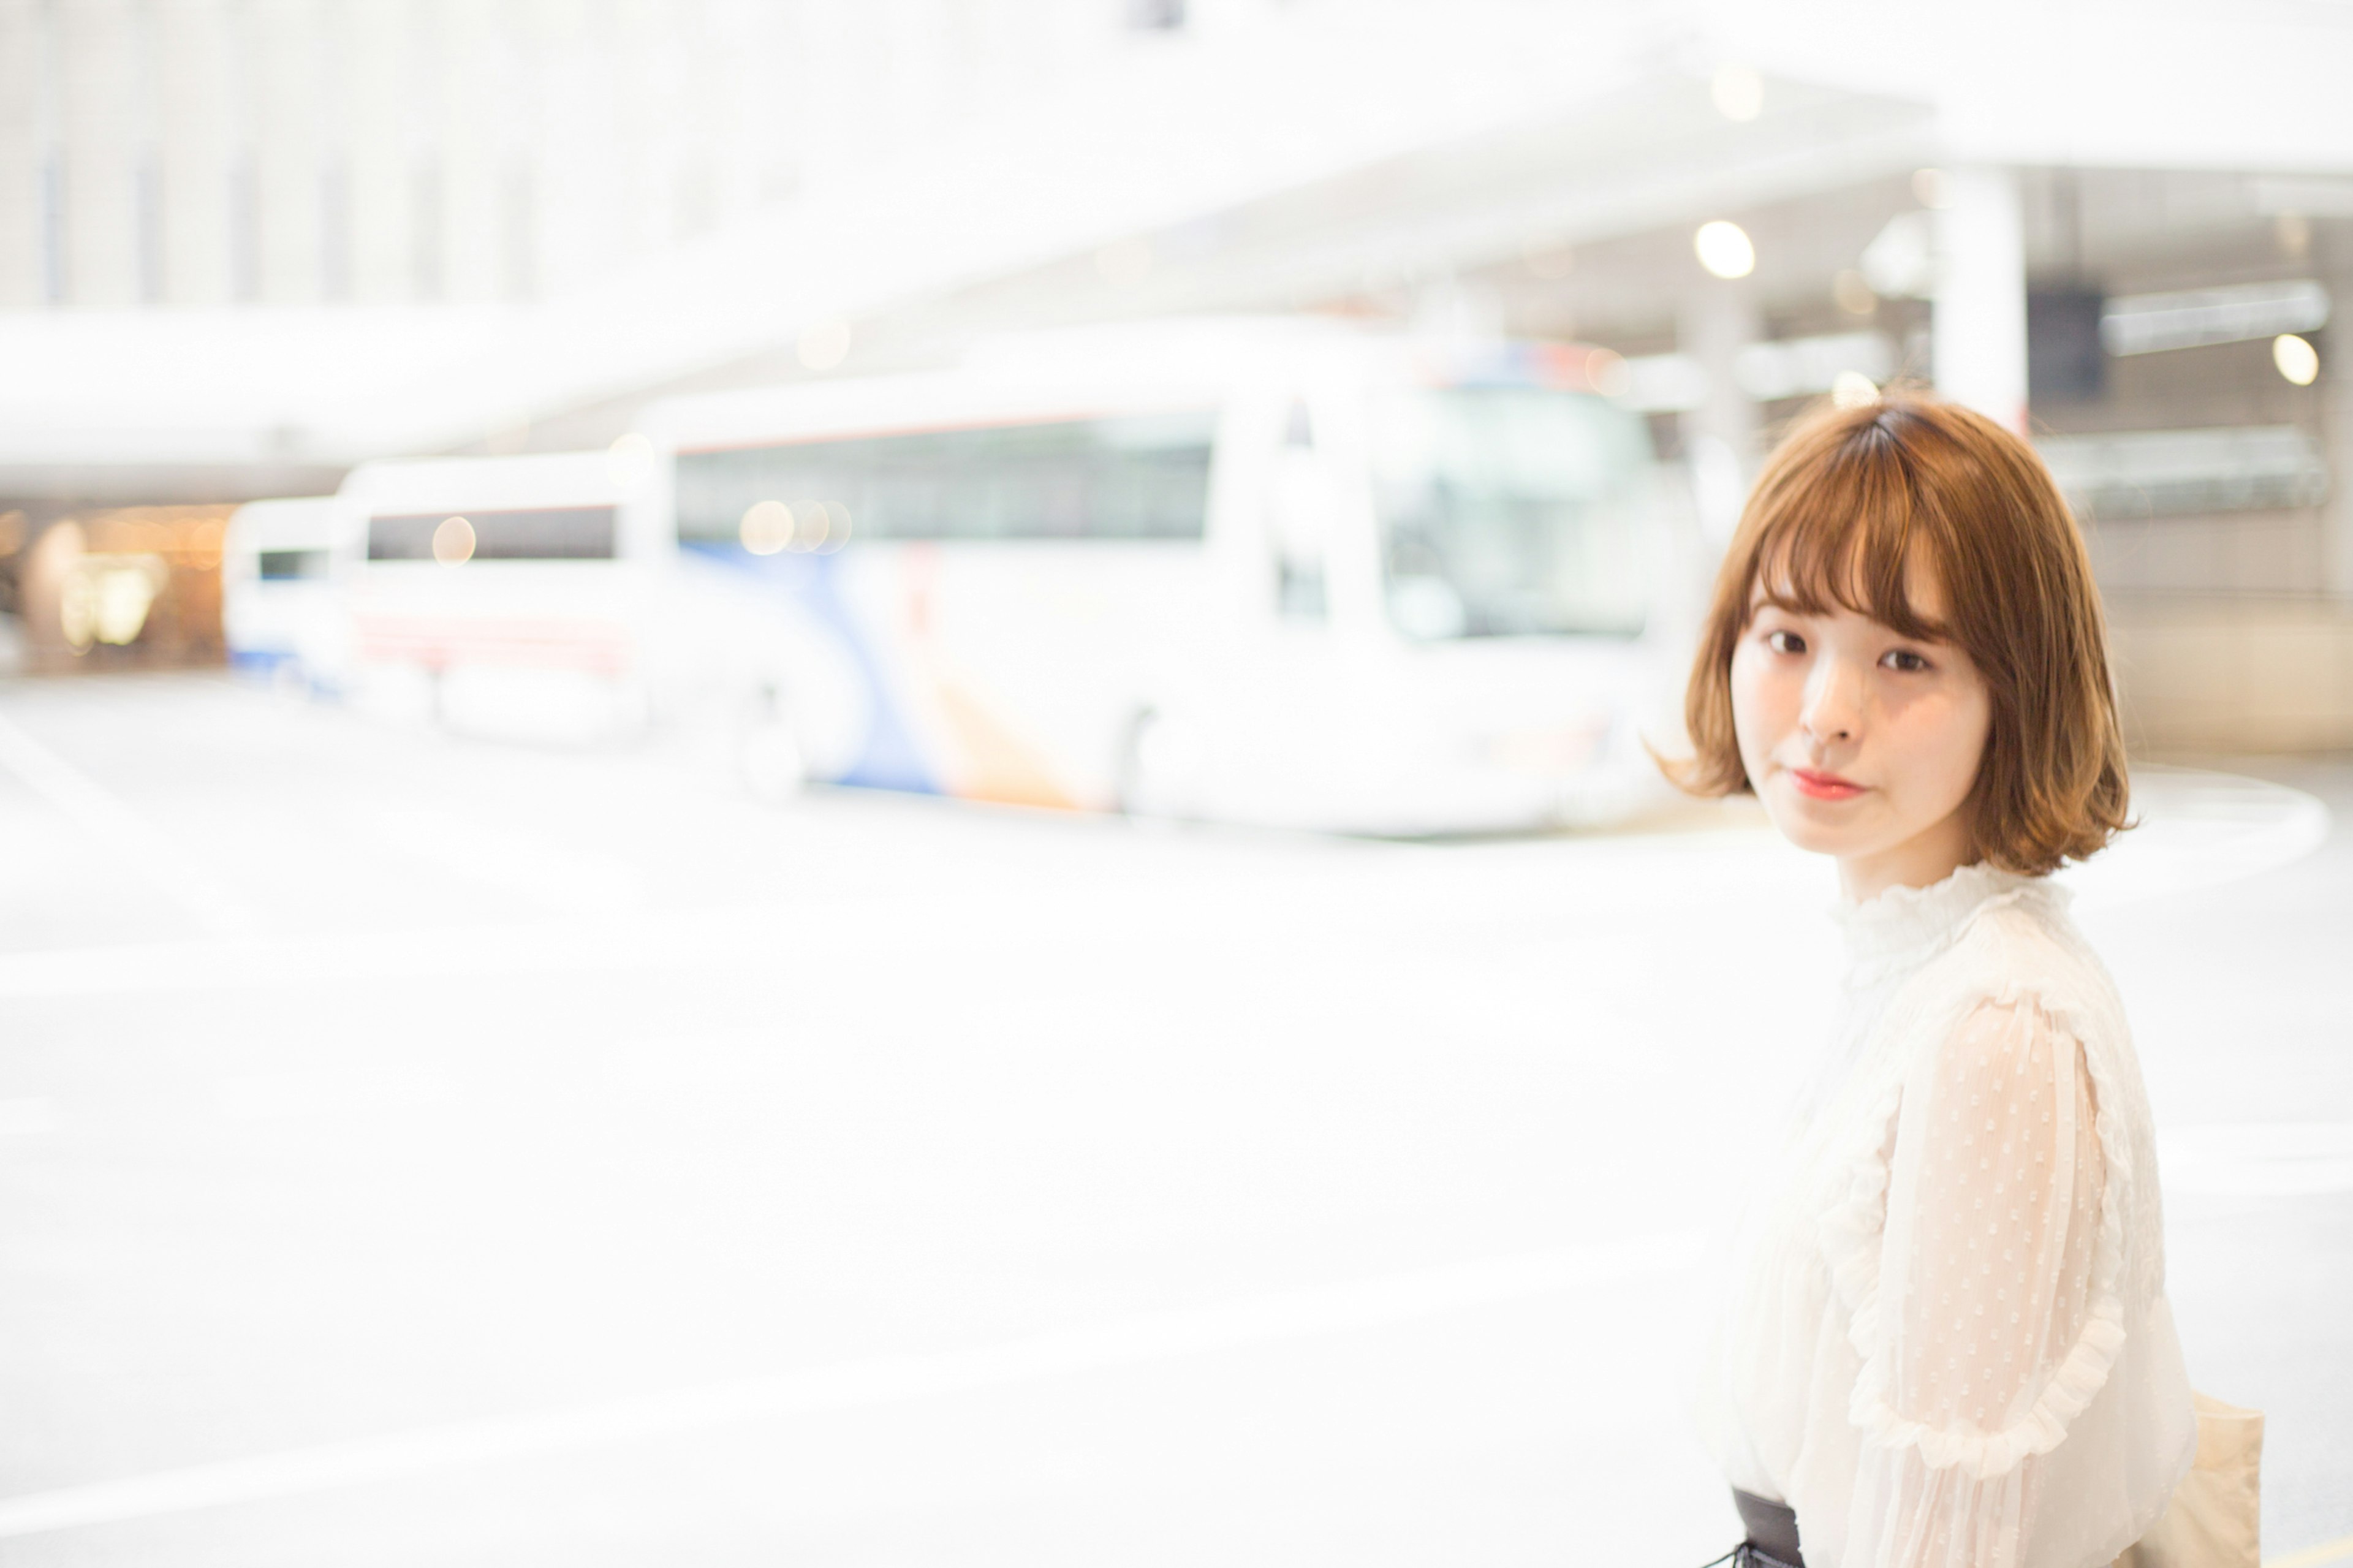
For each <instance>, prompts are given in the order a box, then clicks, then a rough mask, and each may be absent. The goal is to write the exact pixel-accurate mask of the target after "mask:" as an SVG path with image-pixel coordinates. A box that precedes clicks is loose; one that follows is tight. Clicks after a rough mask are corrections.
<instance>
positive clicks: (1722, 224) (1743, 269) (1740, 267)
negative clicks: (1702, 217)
mask: <svg viewBox="0 0 2353 1568" xmlns="http://www.w3.org/2000/svg"><path fill="white" fill-rule="evenodd" d="M1692 249H1693V251H1694V253H1695V254H1696V255H1697V256H1698V257H1699V264H1700V265H1701V266H1702V267H1704V268H1707V269H1708V270H1709V271H1710V272H1712V273H1714V274H1715V276H1717V277H1718V278H1746V277H1747V276H1748V275H1749V274H1750V273H1751V272H1754V271H1755V270H1756V269H1757V247H1756V246H1754V245H1753V244H1751V243H1749V239H1748V231H1747V230H1746V229H1744V228H1742V227H1741V226H1739V225H1738V224H1736V223H1729V222H1726V221H1725V219H1723V218H1716V219H1714V220H1712V221H1710V222H1707V223H1704V224H1702V225H1700V226H1699V232H1698V233H1696V234H1694V235H1693V236H1692Z"/></svg>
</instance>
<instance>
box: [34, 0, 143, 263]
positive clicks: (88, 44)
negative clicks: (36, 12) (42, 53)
mask: <svg viewBox="0 0 2353 1568" xmlns="http://www.w3.org/2000/svg"><path fill="white" fill-rule="evenodd" d="M53 15H55V16H57V17H58V24H59V26H58V45H59V52H60V53H61V54H62V56H63V63H62V68H61V69H60V70H59V72H58V77H59V81H60V85H61V86H62V88H63V89H64V90H63V93H62V95H61V96H62V100H63V101H62V103H61V105H60V109H61V110H62V112H61V114H60V116H59V123H60V130H61V131H62V132H63V134H62V136H61V137H60V141H61V142H62V144H63V145H62V151H63V153H64V159H65V169H64V174H65V178H64V180H63V182H62V183H63V185H64V205H65V211H64V214H63V217H64V220H65V235H64V237H65V284H66V289H65V294H66V300H67V301H68V302H69V303H71V304H76V305H111V306H123V305H136V304H138V303H139V302H140V276H139V272H140V257H141V245H140V242H141V239H142V235H141V228H142V225H141V222H140V211H139V207H140V201H139V160H140V155H141V138H140V134H139V127H140V125H141V123H142V118H143V112H142V111H143V109H144V106H143V105H142V103H141V102H140V101H139V85H140V84H139V36H138V32H137V26H138V17H137V16H136V15H135V14H134V13H133V12H132V9H131V7H130V5H128V4H127V3H126V0H84V3H83V4H80V5H63V6H58V7H57V8H56V9H55V11H54V12H53Z"/></svg>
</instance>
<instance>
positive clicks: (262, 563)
mask: <svg viewBox="0 0 2353 1568" xmlns="http://www.w3.org/2000/svg"><path fill="white" fill-rule="evenodd" d="M254 566H255V570H254V575H255V576H257V577H259V578H260V579H261V580H262V581H263V582H265V583H291V582H295V581H298V580H300V579H301V578H304V577H323V576H325V575H326V574H327V552H325V551H323V550H262V551H257V552H255V554H254Z"/></svg>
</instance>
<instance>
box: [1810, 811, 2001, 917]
mask: <svg viewBox="0 0 2353 1568" xmlns="http://www.w3.org/2000/svg"><path fill="white" fill-rule="evenodd" d="M1972 858H1974V857H1972V856H1971V855H1970V853H1969V825H1968V817H1967V816H1965V815H1964V813H1963V812H1959V811H1957V812H1955V813H1953V815H1952V816H1947V817H1946V818H1945V819H1944V820H1943V821H1941V822H1939V823H1937V824H1936V826H1933V827H1929V828H1926V829H1925V830H1924V831H1922V832H1920V833H1918V834H1915V836H1914V837H1910V838H1907V839H1905V841H1904V842H1903V843H1901V844H1894V845H1890V846H1888V847H1886V848H1883V849H1875V850H1871V851H1868V852H1866V853H1863V854H1861V855H1841V857H1839V863H1838V868H1839V886H1840V888H1841V889H1843V890H1844V892H1845V893H1846V896H1847V897H1848V898H1850V899H1852V900H1854V901H1855V902H1856V903H1862V902H1865V901H1867V900H1872V899H1875V898H1877V897H1878V896H1879V895H1880V894H1882V893H1883V892H1885V891H1887V889H1890V888H1929V887H1934V886H1935V885H1936V884H1937V883H1938V882H1941V881H1943V880H1944V879H1946V878H1947V877H1949V876H1951V875H1952V874H1953V873H1954V872H1956V871H1957V870H1959V869H1960V868H1962V867H1963V866H1966V865H1968V863H1969V861H1970V860H1971V859H1972Z"/></svg>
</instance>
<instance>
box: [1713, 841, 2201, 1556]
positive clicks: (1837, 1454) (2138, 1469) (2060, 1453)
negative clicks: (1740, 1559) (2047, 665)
mask: <svg viewBox="0 0 2353 1568" xmlns="http://www.w3.org/2000/svg"><path fill="white" fill-rule="evenodd" d="M1841 918H1842V922H1843V924H1844V925H1845V928H1846V935H1847V939H1848V945H1849V952H1850V957H1851V960H1852V963H1851V966H1850V971H1849V975H1848V983H1847V993H1846V998H1845V1000H1846V1005H1845V1008H1844V1011H1843V1014H1842V1017H1841V1024H1840V1026H1839V1028H1838V1029H1837V1031H1836V1032H1835V1037H1834V1039H1833V1043H1832V1048H1831V1051H1830V1052H1829V1053H1828V1055H1827V1057H1826V1058H1825V1060H1824V1062H1823V1064H1822V1067H1821V1068H1820V1071H1819V1073H1818V1074H1817V1075H1816V1078H1815V1079H1814V1081H1813V1082H1812V1084H1811V1085H1810V1087H1809V1089H1808V1090H1807V1092H1806V1093H1805V1094H1804V1095H1803V1096H1802V1097H1801V1098H1800V1100H1799V1104H1798V1107H1797V1113H1796V1116H1795V1118H1794V1121H1793V1125H1792V1127H1791V1129H1790V1132H1789V1135H1788V1139H1787V1141H1786V1144H1785V1146H1784V1147H1783V1148H1782V1149H1781V1151H1780V1152H1779V1157H1778V1160H1776V1161H1775V1162H1773V1163H1772V1169H1771V1172H1770V1175H1769V1179H1768V1180H1767V1181H1766V1182H1765V1183H1763V1184H1760V1187H1759V1190H1758V1197H1757V1201H1756V1202H1755V1204H1754V1205H1753V1206H1752V1207H1751V1209H1750V1210H1749V1211H1748V1213H1747V1214H1746V1215H1744V1217H1743V1220H1742V1223H1741V1225H1740V1226H1739V1228H1738V1232H1737V1235H1736V1240H1735V1243H1734V1247H1733V1257H1732V1260H1731V1262H1730V1264H1729V1265H1728V1268H1729V1278H1730V1279H1732V1281H1733V1283H1734V1289H1733V1290H1732V1291H1731V1293H1730V1295H1729V1297H1728V1299H1727V1301H1726V1304H1725V1312H1724V1314H1723V1317H1722V1321H1720V1323H1719V1325H1718V1327H1717V1331H1716V1332H1715V1335H1714V1336H1713V1338H1712V1341H1711V1343H1710V1348H1709V1353H1708V1358H1707V1362H1706V1363H1705V1364H1704V1368H1703V1375H1702V1379H1701V1384H1700V1388H1699V1398H1698V1401H1697V1413H1698V1415H1699V1419H1700V1425H1701V1428H1702V1433H1703V1436H1704V1437H1705V1438H1706V1439H1707V1440H1708V1443H1709V1446H1710V1447H1712V1448H1713V1449H1714V1450H1715V1454H1716V1457H1717V1458H1718V1459H1719V1461H1720V1462H1721V1463H1722V1464H1723V1466H1724V1468H1725V1475H1726V1477H1727V1479H1730V1480H1731V1482H1732V1483H1733V1484H1734V1485H1736V1486H1738V1487H1740V1488H1742V1489H1744V1490H1748V1491H1753V1492H1757V1494H1759V1495H1760V1496H1767V1497H1777V1498H1780V1499H1782V1500H1786V1501H1788V1503H1789V1504H1790V1506H1791V1507H1793V1508H1794V1509H1795V1510H1796V1511H1797V1514H1798V1524H1799V1537H1800V1541H1801V1542H1802V1544H1803V1548H1804V1551H1805V1554H1806V1561H1807V1563H1809V1564H1810V1568H2099V1565H2101V1564H2105V1563H2109V1562H2111V1561H2112V1560H2113V1559H2114V1558H2115V1557H2116V1555H2117V1554H2118V1553H2119V1552H2122V1551H2123V1550H2124V1549H2125V1548H2126V1546H2128V1545H2130V1544H2131V1543H2132V1542H2134V1541H2135V1540H2137V1539H2138V1537H2139V1535H2140V1533H2141V1532H2142V1531H2145V1530H2146V1529H2147V1527H2148V1526H2149V1524H2150V1523H2151V1522H2153V1521H2155V1519H2156V1518H2157V1516H2158V1514H2159V1513H2160V1512H2161V1511H2162V1510H2163V1508H2164V1505H2165V1501H2166V1499H2167V1497H2168V1495H2169V1493H2170V1491H2171V1489H2172V1487H2173V1485H2174V1483H2175V1481H2176V1480H2177V1479H2179V1476H2180V1474H2181V1473H2182V1471H2183V1470H2185V1469H2186V1468H2188V1465H2189V1458H2190V1457H2191V1455H2192V1454H2193V1453H2194V1451H2195V1447H2196V1441H2197V1428H2196V1423H2195V1419H2194V1416H2193V1415H2192V1413H2191V1406H2190V1395H2189V1383H2188V1380H2187V1377H2186V1375H2185V1373H2183V1370H2182V1366H2181V1356H2180V1347H2179V1342H2178V1340H2177V1339H2176V1337H2175V1334H2174V1331H2173V1324H2172V1318H2171V1313H2170V1310H2169V1309H2168V1307H2167V1305H2166V1301H2165V1296H2164V1262H2163V1251H2162V1216H2161V1213H2160V1210H2159V1207H2158V1193H2157V1184H2156V1163H2155V1158H2154V1153H2153V1136H2152V1132H2151V1129H2150V1126H2149V1117H2148V1111H2147V1100H2146V1096H2145V1095H2144V1093H2143V1091H2142V1089H2141V1084H2140V1078H2139V1071H2138V1068H2137V1065H2136V1064H2135V1062H2134V1059H2133V1057H2132V1052H2131V1044H2130V1039H2129V1036H2128V1034H2127V1032H2126V1026H2125V1022H2124V1015H2123V1009H2122V1007H2121V1005H2120V1004H2119V1003H2118V1002H2117V1000H2116V994H2115V990H2114V987H2113V985H2112V984H2110V983H2109V982H2108V979H2107V976H2106V973H2105V971H2104V970H2102V969H2101V968H2100V966H2099V963H2098V961H2097V959H2096V958H2095V957H2094V956H2093V955H2092V953H2091V952H2090V950H2089V949H2088V948H2087V947H2085V946H2084V943H2083V942H2082V939H2081V937H2080V936H2079V935H2077V934H2076V933H2075V931H2074V930H2073V926H2072V924H2070V923H2069V922H2068V921H2067V920H2066V916H2065V909H2064V902H2063V895H2062V894H2061V893H2060V892H2059V891H2058V890H2057V889H2054V888H2052V886H2051V885H2050V884H2048V883H2047V882H2045V881H2042V880H2040V879H2027V878H2020V877H2012V876H2009V875H2007V874H2005V873H2002V872H1999V871H1994V870H1991V869H1989V868H1982V867H1972V868H1964V869H1963V870H1962V871H1959V872H1957V873H1956V874H1955V875H1954V877H1953V878H1951V879H1947V881H1945V882H1943V883H1939V884H1937V885H1936V887H1934V888H1930V889H1897V890H1896V891H1894V892H1892V893H1889V894H1886V895H1883V896H1882V898H1881V899H1879V900H1873V901H1872V902H1871V903H1868V904H1863V905H1859V906H1850V907H1848V908H1847V909H1846V910H1844V911H1843V912H1842V917H1841Z"/></svg>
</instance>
